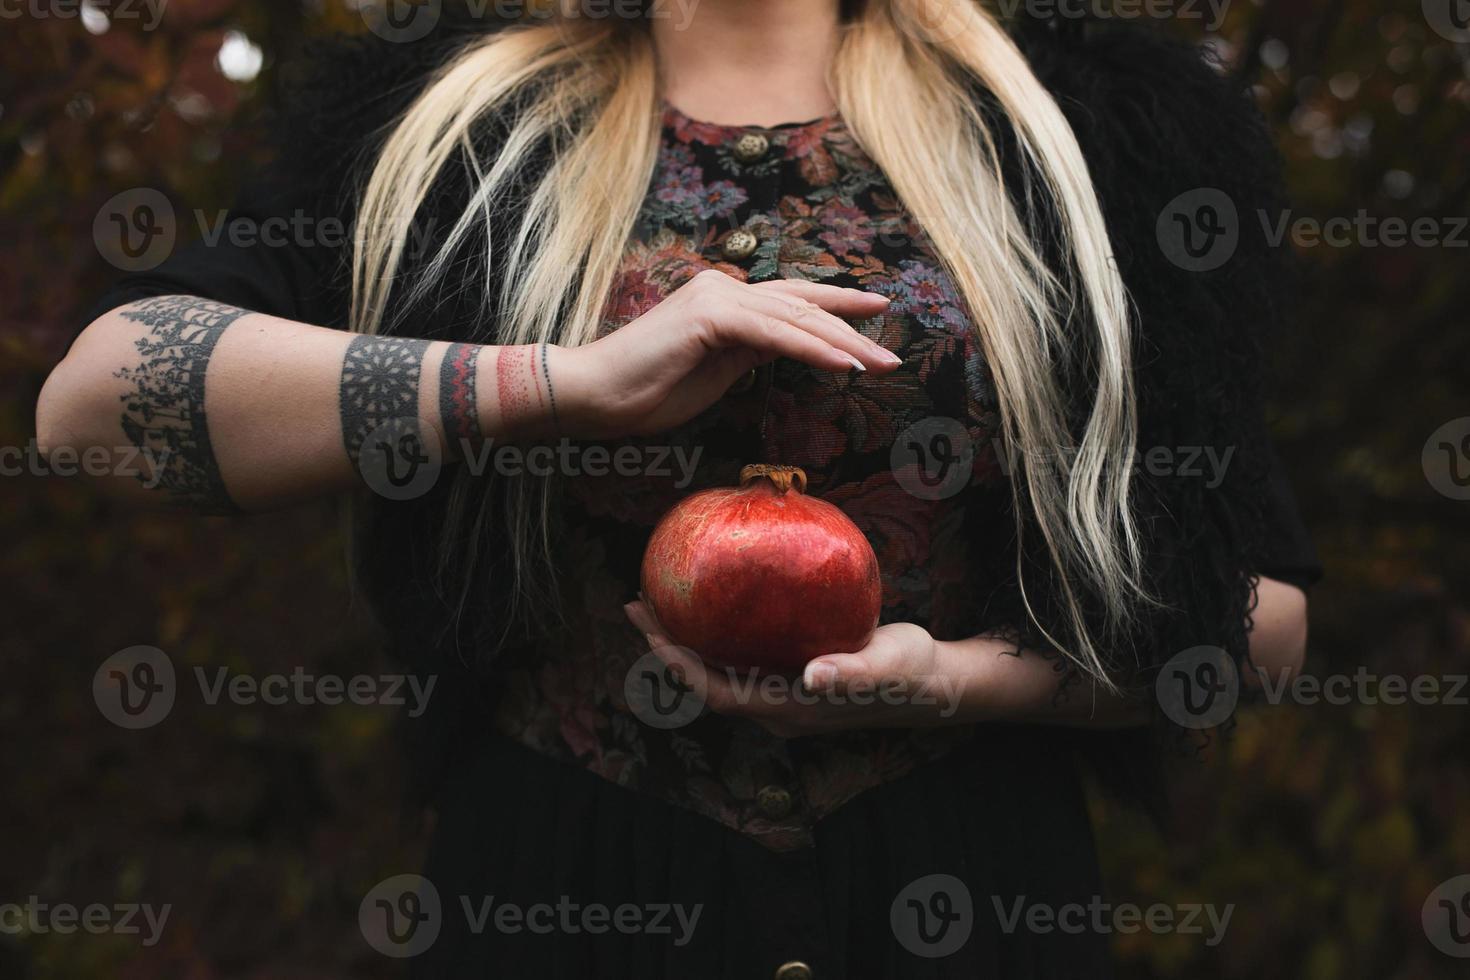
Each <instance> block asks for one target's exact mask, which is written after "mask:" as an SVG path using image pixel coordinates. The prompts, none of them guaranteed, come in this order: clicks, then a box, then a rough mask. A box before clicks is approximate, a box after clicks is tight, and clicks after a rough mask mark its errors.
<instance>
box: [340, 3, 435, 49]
mask: <svg viewBox="0 0 1470 980" xmlns="http://www.w3.org/2000/svg"><path fill="white" fill-rule="evenodd" d="M358 12H359V13H360V14H362V20H363V23H364V24H366V25H367V28H368V30H370V31H372V32H373V33H374V34H376V35H378V37H380V38H382V39H383V40H385V41H388V42H391V43H394V44H407V43H409V42H411V41H418V40H421V39H423V38H425V37H428V35H429V32H430V31H432V30H433V29H434V28H435V27H436V26H438V24H439V17H440V15H441V13H442V11H441V9H440V0H367V2H365V3H363V4H362V6H361V7H359V8H358Z"/></svg>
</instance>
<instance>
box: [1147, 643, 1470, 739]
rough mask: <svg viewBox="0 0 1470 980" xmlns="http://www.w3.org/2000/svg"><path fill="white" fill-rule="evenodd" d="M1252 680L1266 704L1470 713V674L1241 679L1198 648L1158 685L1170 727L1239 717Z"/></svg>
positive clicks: (1216, 654) (1207, 649)
mask: <svg viewBox="0 0 1470 980" xmlns="http://www.w3.org/2000/svg"><path fill="white" fill-rule="evenodd" d="M1243 679H1250V680H1251V681H1252V682H1253V683H1252V685H1251V686H1252V687H1254V688H1256V689H1258V690H1259V692H1260V693H1261V695H1262V698H1263V700H1264V701H1265V702H1266V703H1267V704H1271V705H1279V704H1288V703H1289V704H1296V705H1302V706H1306V707H1310V706H1313V705H1320V704H1326V705H1332V706H1335V707H1345V706H1348V705H1365V706H1368V707H1377V706H1379V705H1384V706H1387V707H1397V706H1400V705H1405V704H1413V705H1419V706H1421V707H1429V706H1432V705H1444V706H1446V707H1456V708H1463V707H1470V674H1416V675H1413V676H1409V675H1406V674H1377V673H1374V672H1372V671H1370V670H1369V669H1368V668H1367V667H1358V668H1357V670H1355V671H1354V672H1353V673H1351V674H1328V675H1325V676H1316V675H1312V674H1294V673H1292V672H1289V671H1281V672H1278V673H1277V674H1276V675H1275V676H1273V675H1272V673H1271V672H1270V671H1268V670H1266V669H1264V668H1261V667H1254V666H1252V667H1250V668H1249V669H1248V672H1247V677H1246V678H1242V677H1241V675H1240V672H1239V671H1238V670H1237V668H1236V666H1235V662H1234V661H1233V660H1232V659H1231V658H1230V655H1229V654H1227V653H1226V652H1225V651H1224V650H1222V649H1220V648H1219V647H1214V646H1197V647H1191V648H1189V649H1188V650H1184V651H1182V652H1180V653H1178V654H1176V655H1175V656H1174V657H1172V658H1170V659H1169V661H1168V662H1167V663H1166V664H1164V666H1163V668H1162V669H1160V671H1159V675H1158V677H1157V679H1156V680H1155V694H1156V696H1157V697H1158V701H1159V706H1160V707H1161V708H1162V709H1163V711H1164V714H1165V715H1166V716H1167V717H1168V718H1169V720H1170V721H1172V722H1174V723H1175V724H1176V725H1179V726H1181V727H1183V728H1196V729H1203V728H1214V727H1216V726H1217V725H1220V724H1221V723H1223V722H1224V721H1225V720H1226V719H1227V718H1229V717H1230V716H1231V714H1233V713H1234V711H1235V707H1236V705H1237V704H1238V703H1239V701H1240V696H1241V681H1242V680H1243Z"/></svg>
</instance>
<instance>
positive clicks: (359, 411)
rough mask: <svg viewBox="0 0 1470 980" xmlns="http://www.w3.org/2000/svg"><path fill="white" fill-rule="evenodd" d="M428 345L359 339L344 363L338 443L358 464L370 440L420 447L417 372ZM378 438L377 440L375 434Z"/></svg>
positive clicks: (422, 342) (344, 358)
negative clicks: (408, 443) (371, 437)
mask: <svg viewBox="0 0 1470 980" xmlns="http://www.w3.org/2000/svg"><path fill="white" fill-rule="evenodd" d="M428 349H429V342H428V341H427V340H401V339H399V338H396V337H371V336H366V335H360V336H357V337H353V338H352V342H351V343H349V344H348V345H347V354H346V355H345V356H344V357H343V359H342V384H341V390H340V396H339V397H340V402H339V404H340V407H341V414H342V441H343V443H344V444H345V445H346V447H347V456H348V458H349V459H351V460H352V462H353V464H354V465H356V464H357V463H358V461H359V458H360V456H361V454H362V449H363V443H364V442H366V441H367V438H368V437H369V436H373V437H374V442H375V443H383V444H387V445H395V446H396V445H399V444H401V443H402V440H403V438H404V437H409V438H410V440H411V441H412V442H414V443H419V442H420V441H421V440H420V437H419V373H420V372H421V370H422V369H423V364H424V353H425V352H426V351H427V350H428ZM374 433H376V435H374Z"/></svg>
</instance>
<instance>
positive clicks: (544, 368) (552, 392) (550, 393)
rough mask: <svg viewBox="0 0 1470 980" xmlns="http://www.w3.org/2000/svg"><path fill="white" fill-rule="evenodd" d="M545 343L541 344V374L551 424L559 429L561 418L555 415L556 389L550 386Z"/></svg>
mask: <svg viewBox="0 0 1470 980" xmlns="http://www.w3.org/2000/svg"><path fill="white" fill-rule="evenodd" d="M546 358H547V355H546V345H545V344H544V343H543V344H542V345H541V374H542V376H543V377H544V378H546V395H547V397H548V398H550V399H551V424H552V425H553V426H555V427H556V429H557V430H558V431H560V430H561V419H559V418H557V417H556V389H555V388H553V387H551V367H550V365H549V364H547V361H546Z"/></svg>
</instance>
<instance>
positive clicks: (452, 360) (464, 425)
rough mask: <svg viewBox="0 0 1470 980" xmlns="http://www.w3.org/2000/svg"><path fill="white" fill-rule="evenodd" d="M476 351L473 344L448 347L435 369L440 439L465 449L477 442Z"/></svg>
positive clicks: (478, 434)
mask: <svg viewBox="0 0 1470 980" xmlns="http://www.w3.org/2000/svg"><path fill="white" fill-rule="evenodd" d="M479 358H480V348H479V347H477V346H475V345H474V344H451V345H450V346H449V349H448V350H446V351H445V352H444V361H443V363H442V364H441V365H440V367H439V419H440V421H441V422H442V424H443V426H444V438H445V439H447V440H450V441H453V440H456V439H458V440H461V441H463V442H464V443H466V444H467V445H468V446H474V445H476V444H478V443H479V442H480V435H481V433H480V411H479V407H478V401H477V400H476V393H475V370H476V367H477V366H478V361H479Z"/></svg>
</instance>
